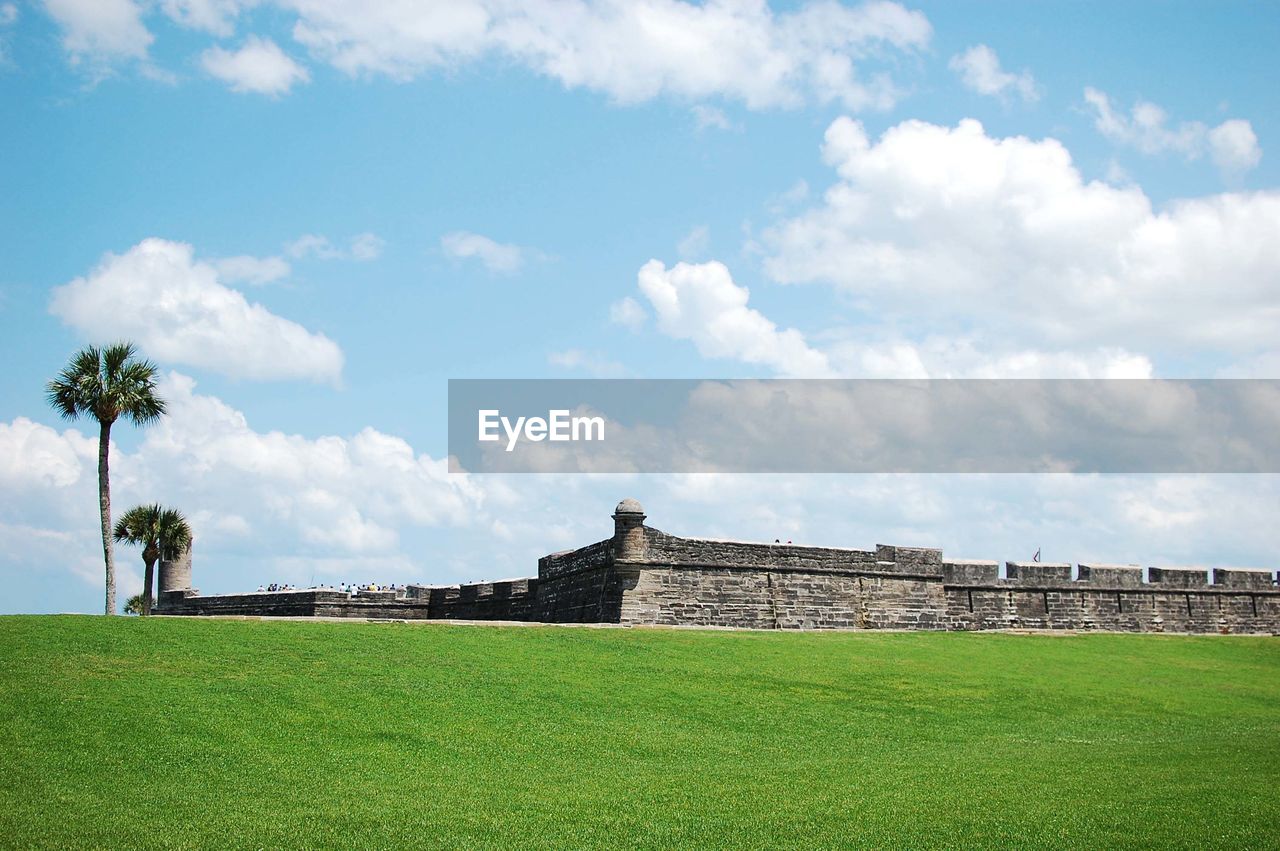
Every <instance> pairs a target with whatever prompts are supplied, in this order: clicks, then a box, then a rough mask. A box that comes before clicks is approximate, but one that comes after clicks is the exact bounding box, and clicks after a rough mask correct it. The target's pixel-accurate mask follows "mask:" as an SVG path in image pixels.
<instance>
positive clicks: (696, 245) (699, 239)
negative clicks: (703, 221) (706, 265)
mask: <svg viewBox="0 0 1280 851" xmlns="http://www.w3.org/2000/svg"><path fill="white" fill-rule="evenodd" d="M710 247H711V229H710V228H708V227H707V226H706V225H698V226H697V227H695V228H693V229H692V230H690V231H689V232H688V233H687V234H685V236H684V238H683V239H681V240H680V242H679V244H677V245H676V252H677V253H678V254H679V255H680V259H681V260H689V261H693V260H701V259H702V258H703V257H704V256H705V255H706V253H707V249H708V248H710Z"/></svg>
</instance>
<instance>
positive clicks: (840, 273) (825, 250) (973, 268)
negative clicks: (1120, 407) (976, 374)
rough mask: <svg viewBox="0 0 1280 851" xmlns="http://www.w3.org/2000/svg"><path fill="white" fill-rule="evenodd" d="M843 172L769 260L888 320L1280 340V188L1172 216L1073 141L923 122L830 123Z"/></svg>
mask: <svg viewBox="0 0 1280 851" xmlns="http://www.w3.org/2000/svg"><path fill="white" fill-rule="evenodd" d="M824 155H825V157H826V159H827V161H828V162H829V163H830V164H831V165H833V166H834V167H835V168H836V170H837V172H838V174H839V176H840V180H839V182H837V183H836V184H835V185H834V186H832V187H831V188H830V189H829V190H828V191H827V192H826V194H825V197H824V199H823V202H822V203H821V204H820V205H818V206H816V207H814V208H813V209H811V210H809V211H808V212H805V213H803V214H801V215H799V216H797V217H795V218H792V219H790V220H786V221H784V222H782V223H781V224H780V225H778V226H777V227H774V228H772V229H770V230H769V231H767V232H766V234H765V237H764V243H765V245H766V246H767V249H768V251H769V256H768V257H767V258H766V261H765V265H766V270H767V271H768V272H769V273H770V274H771V275H772V276H773V277H774V278H775V279H776V280H778V281H781V282H784V283H802V282H825V283H829V284H832V285H835V286H836V287H838V288H839V289H840V290H842V291H843V292H844V293H845V294H846V295H847V296H848V297H850V298H852V299H854V301H855V303H856V304H857V305H858V307H859V310H860V311H861V312H862V313H863V314H864V315H871V316H876V317H878V318H879V319H880V320H881V322H882V323H894V322H901V323H911V324H913V325H916V326H917V327H918V326H919V324H920V323H928V322H933V323H934V325H933V328H934V329H935V330H934V332H935V333H946V329H948V328H949V327H951V328H956V329H957V330H959V329H964V333H966V334H969V335H974V334H977V335H979V336H980V337H982V338H984V339H992V340H1001V341H1002V344H1003V347H1004V348H1007V349H1012V350H1018V349H1047V350H1050V351H1054V350H1059V349H1076V350H1085V351H1088V350H1092V349H1095V348H1098V347H1122V348H1124V349H1128V350H1130V351H1132V350H1135V349H1136V350H1138V351H1156V352H1158V351H1161V350H1163V351H1183V350H1185V349H1187V348H1202V349H1203V348H1208V349H1213V350H1218V351H1226V352H1237V353H1244V354H1247V353H1249V352H1250V351H1254V350H1257V349H1259V348H1261V347H1264V346H1270V345H1273V344H1274V340H1275V339H1277V337H1280V304H1278V303H1277V301H1276V298H1275V293H1276V291H1277V286H1280V243H1277V241H1276V240H1275V239H1274V234H1275V233H1276V232H1277V230H1278V229H1280V193H1275V192H1256V193H1250V194H1223V195H1217V196H1210V197H1204V198H1194V199H1187V200H1181V201H1176V202H1173V203H1171V204H1169V205H1168V206H1167V208H1166V209H1164V210H1160V211H1157V210H1154V209H1153V208H1152V204H1151V202H1150V200H1149V199H1148V198H1147V197H1146V196H1145V195H1144V194H1143V192H1142V191H1141V189H1139V188H1137V187H1133V186H1130V187H1123V188H1117V187H1114V186H1110V185H1108V184H1105V183H1102V182H1090V183H1086V182H1085V181H1084V180H1083V179H1082V178H1081V176H1080V173H1079V172H1078V171H1077V169H1076V168H1075V167H1074V165H1073V164H1072V162H1071V157H1070V154H1069V153H1068V152H1067V150H1066V149H1065V148H1064V147H1063V146H1062V145H1061V144H1060V143H1059V142H1057V141H1056V140H1053V139H1045V140H1043V141H1033V140H1030V139H1027V138H1024V137H1012V138H1004V139H1000V138H993V137H990V136H987V135H986V133H985V132H984V130H983V128H982V125H980V124H979V123H978V122H976V121H972V120H965V121H962V122H961V123H960V124H959V125H958V126H957V127H954V128H948V127H939V126H935V125H932V124H927V123H925V122H921V121H906V122H903V123H901V124H899V125H897V126H896V127H893V128H890V129H889V130H888V131H886V132H885V133H884V134H883V135H882V136H881V138H880V139H879V141H878V142H875V143H872V142H871V141H870V140H869V139H868V138H867V136H866V133H865V131H864V130H863V128H862V126H861V125H860V124H859V123H857V122H856V121H853V120H850V119H848V118H842V119H839V120H837V121H835V122H834V123H833V124H832V125H831V126H830V128H829V129H828V130H827V134H826V143H825V146H824Z"/></svg>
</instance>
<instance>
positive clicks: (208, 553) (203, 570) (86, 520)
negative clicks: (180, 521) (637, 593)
mask: <svg viewBox="0 0 1280 851" xmlns="http://www.w3.org/2000/svg"><path fill="white" fill-rule="evenodd" d="M158 390H159V393H160V395H161V396H162V397H163V398H164V399H165V400H166V401H167V402H168V413H167V414H166V416H165V417H164V418H162V419H161V420H160V421H159V422H158V423H156V424H154V425H152V426H150V427H148V428H147V429H146V430H145V431H144V432H143V433H142V434H143V439H142V442H141V445H140V446H139V447H138V449H137V451H135V452H121V451H120V448H119V446H118V445H116V446H114V447H113V454H112V491H113V498H114V502H115V504H116V505H117V506H118V508H117V511H119V510H121V509H122V508H123V507H127V506H129V505H133V504H137V503H142V502H153V501H159V502H162V503H163V504H166V505H173V506H175V507H178V508H181V509H182V510H183V512H184V513H185V514H186V515H187V516H188V518H190V520H191V523H192V525H193V529H194V532H195V536H196V554H197V577H196V578H197V581H198V583H202V584H205V587H208V585H209V584H212V585H214V586H215V587H218V586H219V585H221V587H223V588H224V590H252V588H253V587H256V585H257V584H258V583H259V582H262V581H269V580H268V579H266V578H264V577H270V578H276V579H282V578H283V575H282V574H281V573H276V574H275V575H274V576H272V572H273V571H276V570H280V571H284V570H285V569H286V568H288V569H289V570H290V571H292V572H290V573H289V577H290V579H291V581H295V582H297V581H300V579H299V577H298V574H299V573H301V580H303V581H304V580H306V579H307V578H308V577H307V573H302V571H303V570H304V569H305V570H306V571H307V572H310V571H312V570H315V569H316V568H315V567H314V566H313V565H312V564H310V563H307V564H305V565H293V566H292V567H290V565H292V562H294V561H298V560H301V561H303V562H310V561H313V560H314V561H316V562H317V563H318V564H322V565H324V564H328V565H329V566H331V567H332V569H333V570H338V569H341V568H342V567H344V566H345V567H352V566H353V562H359V564H360V566H361V567H362V572H361V573H360V574H357V575H353V576H350V577H348V578H350V579H361V580H367V579H379V580H380V581H383V580H385V579H387V578H389V577H390V576H392V575H393V573H395V575H402V576H403V575H406V572H407V574H408V575H409V576H412V575H421V574H422V572H423V571H424V570H425V569H427V568H432V569H436V570H439V569H441V566H440V565H437V564H435V561H434V559H427V558H426V557H424V555H423V551H421V550H410V551H409V552H408V553H406V552H403V551H402V549H401V548H402V547H403V545H404V541H403V538H402V536H403V535H404V534H405V533H408V532H411V531H413V530H423V529H431V528H438V527H440V526H451V527H466V526H468V525H470V524H471V523H472V522H473V520H474V519H475V517H476V516H477V514H478V513H479V509H480V506H481V504H482V502H483V492H482V491H481V490H480V489H479V488H478V487H476V486H475V485H474V484H473V483H472V482H471V481H470V480H469V479H468V478H467V477H466V476H457V475H454V476H450V475H449V474H448V473H447V471H446V465H445V462H444V461H443V460H437V459H433V458H431V457H430V456H428V455H424V454H420V453H417V452H415V451H414V450H413V448H412V447H411V446H410V445H409V444H408V443H407V442H405V441H404V440H403V439H401V438H398V437H395V436H393V435H389V434H385V433H383V432H381V431H378V430H377V429H374V428H364V429H361V430H360V431H358V432H357V433H355V434H354V435H349V436H338V435H321V436H317V437H304V436H302V435H297V434H286V433H283V432H279V431H258V430H255V429H254V428H253V427H252V426H251V424H250V422H249V421H248V419H247V418H246V417H245V415H244V414H243V413H242V412H240V411H238V410H236V409H235V408H233V407H231V406H230V405H228V404H226V403H225V402H223V401H222V400H220V399H217V398H215V397H212V396H208V395H204V394H201V393H199V392H197V389H196V384H195V382H194V381H193V380H192V379H191V378H189V377H187V376H184V375H181V374H178V373H169V374H167V375H166V376H164V377H163V379H162V380H161V382H160V386H159V388H158ZM96 464H97V438H96V434H95V435H94V436H93V437H87V436H85V435H82V434H81V433H80V432H79V431H77V430H75V429H66V430H64V431H59V430H57V429H54V428H50V427H49V426H45V425H41V424H39V423H34V422H32V421H31V420H29V419H26V418H23V417H19V418H17V419H15V420H14V421H12V422H9V423H0V513H2V514H3V516H4V517H5V522H4V523H0V540H5V541H8V539H7V537H6V535H5V532H6V528H8V529H10V530H11V531H13V532H14V534H15V535H16V534H17V532H18V531H21V529H19V528H18V527H21V528H23V529H26V530H27V531H25V532H23V534H22V538H23V540H22V542H21V545H20V546H15V547H13V548H12V549H9V550H8V552H6V553H4V554H0V563H4V562H5V561H7V560H8V559H10V558H15V557H16V558H17V559H18V563H19V564H20V563H22V562H23V561H24V560H26V561H27V562H28V564H27V566H28V568H30V567H31V566H32V565H31V563H30V562H31V560H34V559H36V558H43V557H44V555H45V554H46V551H49V550H51V551H52V554H53V555H54V556H56V557H55V558H52V559H50V560H49V563H48V564H47V565H46V569H51V570H64V569H68V568H70V569H71V570H72V572H73V573H75V575H77V576H79V577H81V578H82V579H83V580H84V582H85V583H86V584H88V585H90V586H96V587H98V588H100V587H101V583H102V561H101V559H102V551H101V541H100V540H99V539H98V538H97V522H96V517H97V499H96V488H97V474H96ZM43 541H48V542H49V543H48V545H47V546H46V545H45V544H44V543H42V542H43ZM238 553H244V554H246V555H247V557H248V566H247V568H246V570H247V571H248V573H247V578H245V577H242V578H241V579H240V580H239V582H236V580H234V579H233V580H232V583H231V585H230V587H227V585H226V584H225V583H227V579H226V578H225V577H222V576H220V575H219V573H220V572H221V571H222V570H224V569H226V568H227V566H228V565H229V564H231V563H235V561H236V557H237V554H238ZM136 555H137V554H136V552H134V551H130V550H128V549H127V548H120V550H119V551H118V552H117V557H116V561H117V564H118V565H119V566H120V567H121V568H122V569H124V570H132V569H133V568H132V565H133V562H134V560H135V558H136ZM293 567H296V568H297V570H296V571H294V570H293ZM318 579H320V580H335V579H337V577H335V576H334V574H332V573H329V574H325V573H324V571H323V570H321V574H320V576H319V577H318ZM131 581H133V582H134V584H135V585H138V584H139V583H138V582H137V580H136V579H135V580H131ZM237 585H238V586H239V587H237ZM135 590H137V589H136V588H135ZM55 610H56V609H55Z"/></svg>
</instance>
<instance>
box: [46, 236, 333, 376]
mask: <svg viewBox="0 0 1280 851" xmlns="http://www.w3.org/2000/svg"><path fill="white" fill-rule="evenodd" d="M50 311H51V312H52V313H53V314H54V315H55V316H57V317H59V318H60V319H62V321H63V322H65V323H67V324H68V325H71V326H73V327H75V328H76V329H78V330H79V331H81V332H82V333H84V334H85V335H86V336H88V337H90V338H92V339H95V340H103V339H106V340H110V339H116V338H122V337H123V338H127V339H132V340H133V341H135V342H136V343H137V344H138V345H139V346H140V347H141V349H142V351H143V352H145V353H146V354H147V355H148V356H149V357H152V358H156V359H158V360H160V361H169V362H173V363H185V364H192V365H194V366H200V367H204V368H206V369H210V370H213V371H215V372H220V373H223V374H225V375H231V376H235V377H240V378H252V379H280V378H306V379H311V380H314V381H331V382H337V381H338V380H339V378H340V377H341V374H342V360H343V358H342V351H341V349H339V348H338V346H337V344H335V343H334V342H333V341H332V340H330V339H329V338H328V337H326V336H324V335H323V334H313V333H311V332H309V331H307V330H306V329H305V328H303V327H302V326H301V325H298V324H297V323H296V322H291V321H289V320H288V319H284V318H281V317H279V316H276V315H275V314H273V313H271V312H270V311H268V310H267V309H266V308H265V307H263V306H262V305H260V304H250V303H249V302H248V301H246V300H245V298H244V296H243V295H241V294H240V293H239V292H237V291H235V290H233V289H229V288H227V287H225V286H223V284H222V283H221V282H220V281H219V279H218V271H217V269H216V268H215V267H214V266H212V265H210V264H209V263H205V262H201V261H197V260H195V258H194V251H193V249H192V247H191V246H190V245H187V244H185V243H180V242H170V241H168V240H163V239H146V240H143V241H142V242H140V243H139V244H137V245H135V246H134V247H133V248H131V249H129V250H128V251H126V252H125V253H124V254H121V255H116V254H107V255H106V256H105V257H104V258H103V260H102V262H101V263H100V264H99V265H98V267H97V268H96V269H94V270H93V271H92V272H90V273H89V274H88V275H86V276H85V277H81V278H76V279H75V280H73V281H71V282H70V283H68V284H65V285H63V286H61V287H57V288H55V289H54V291H53V300H52V302H51V304H50Z"/></svg>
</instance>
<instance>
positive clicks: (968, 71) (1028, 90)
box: [948, 44, 1040, 101]
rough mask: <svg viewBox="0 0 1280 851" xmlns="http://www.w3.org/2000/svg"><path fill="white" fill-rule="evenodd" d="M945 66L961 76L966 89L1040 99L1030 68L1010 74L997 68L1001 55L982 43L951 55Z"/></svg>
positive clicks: (986, 93)
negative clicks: (1009, 93)
mask: <svg viewBox="0 0 1280 851" xmlns="http://www.w3.org/2000/svg"><path fill="white" fill-rule="evenodd" d="M948 67H949V68H950V69H951V70H952V71H954V72H956V73H957V74H959V75H960V80H961V82H963V83H964V85H965V86H966V87H967V88H970V89H972V90H973V91H975V92H977V93H978V94H981V95H994V96H1001V95H1004V94H1006V93H1007V92H1011V91H1012V92H1016V93H1017V94H1018V95H1019V96H1020V97H1021V98H1022V99H1023V100H1025V101H1033V100H1036V99H1038V98H1039V96H1040V95H1039V93H1038V92H1037V91H1036V81H1035V79H1034V78H1033V77H1032V76H1031V72H1030V71H1023V72H1022V73H1021V74H1011V73H1009V72H1008V71H1005V70H1003V69H1002V68H1001V67H1000V57H998V56H996V52H995V51H994V50H992V49H991V48H989V47H987V46H986V45H985V44H979V45H975V46H974V47H971V48H969V49H968V50H966V51H965V52H964V53H958V54H956V55H955V56H952V57H951V61H950V62H949V63H948Z"/></svg>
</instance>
